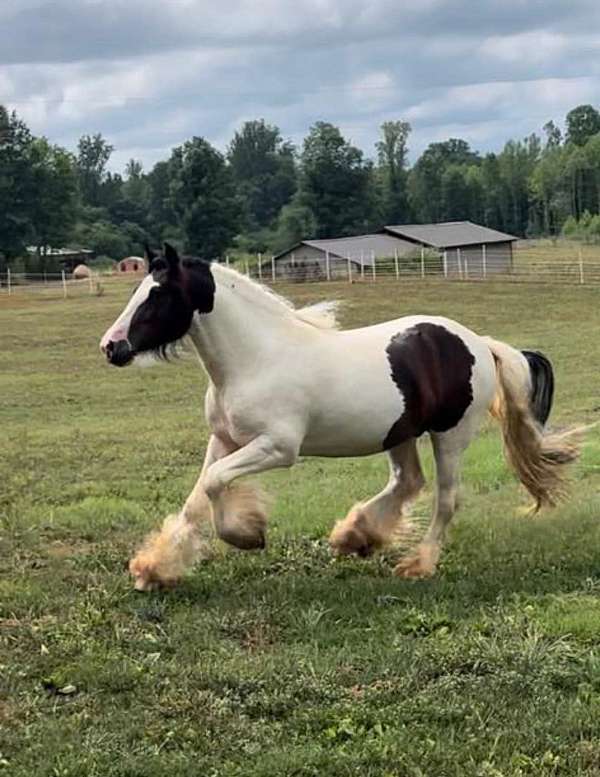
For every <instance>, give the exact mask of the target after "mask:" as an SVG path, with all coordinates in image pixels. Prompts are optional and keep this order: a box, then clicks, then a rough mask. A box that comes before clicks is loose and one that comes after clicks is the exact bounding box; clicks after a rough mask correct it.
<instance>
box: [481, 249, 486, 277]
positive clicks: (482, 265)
mask: <svg viewBox="0 0 600 777" xmlns="http://www.w3.org/2000/svg"><path fill="white" fill-rule="evenodd" d="M481 268H482V270H483V277H484V278H487V247H486V245H485V243H483V244H482V246H481Z"/></svg>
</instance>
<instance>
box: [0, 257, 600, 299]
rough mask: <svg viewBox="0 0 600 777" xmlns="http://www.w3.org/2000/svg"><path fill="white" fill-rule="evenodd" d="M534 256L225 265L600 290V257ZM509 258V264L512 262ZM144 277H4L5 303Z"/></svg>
mask: <svg viewBox="0 0 600 777" xmlns="http://www.w3.org/2000/svg"><path fill="white" fill-rule="evenodd" d="M541 253H542V256H538V255H535V256H534V257H532V256H531V254H530V253H528V252H527V251H526V250H519V249H516V250H515V251H514V252H513V254H512V255H511V254H506V253H500V252H496V251H494V248H493V246H488V247H487V250H485V249H484V250H483V251H482V252H481V254H480V255H477V254H475V253H474V252H473V251H470V252H467V251H464V252H462V253H461V251H460V249H455V250H454V251H452V252H434V251H427V250H424V251H422V252H416V253H415V254H412V255H409V256H406V255H398V254H396V255H394V256H391V257H385V258H380V257H375V256H374V255H372V254H366V253H363V254H360V255H349V256H347V257H344V258H340V257H338V256H335V255H331V254H328V253H326V254H325V255H324V257H323V258H322V259H321V258H319V259H310V260H306V259H302V258H298V260H296V259H295V257H294V255H293V254H292V257H291V260H288V261H286V263H285V264H284V263H282V262H278V261H276V260H275V259H274V258H273V257H264V256H261V255H260V254H259V255H258V256H257V257H255V258H248V257H245V258H243V259H241V260H238V261H237V262H232V261H231V259H230V258H229V257H228V258H226V259H225V260H224V262H223V263H224V264H228V265H231V266H233V267H235V269H237V270H238V271H239V272H241V273H243V274H244V275H248V276H250V277H252V278H255V279H256V280H259V281H262V282H264V283H269V284H273V283H310V282H327V281H338V282H347V283H370V282H374V281H384V282H386V281H398V282H402V281H404V280H419V279H420V280H424V281H425V280H431V279H440V280H447V281H449V282H450V281H463V282H465V281H473V282H484V281H491V280H497V281H501V282H513V283H556V284H562V285H567V284H568V285H582V284H589V285H600V252H599V253H598V258H596V256H592V257H591V258H590V257H589V256H585V257H584V256H583V255H582V252H581V251H578V252H575V254H574V255H572V256H564V255H562V254H561V255H556V258H551V259H545V258H543V252H541ZM507 256H508V260H507ZM141 275H142V274H140V273H137V274H136V273H126V274H120V275H118V276H117V275H110V274H108V275H99V274H96V273H93V274H92V275H91V276H90V277H88V278H83V279H81V280H77V279H74V278H72V277H70V276H69V275H68V274H67V273H66V272H62V273H53V274H51V273H48V274H43V275H42V274H31V273H11V271H10V270H9V271H7V272H5V273H0V300H1V299H3V298H4V297H5V296H7V295H10V296H13V295H18V294H22V293H26V292H29V293H33V294H35V295H39V296H40V297H45V298H49V299H50V298H53V299H64V298H68V297H76V296H83V295H90V294H91V295H100V294H102V293H103V291H104V289H105V287H106V286H112V285H113V283H114V284H118V285H119V286H120V285H121V284H122V283H124V282H125V281H126V280H129V281H130V282H131V281H136V280H137V279H139V278H140V277H141Z"/></svg>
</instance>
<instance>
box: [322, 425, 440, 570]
mask: <svg viewBox="0 0 600 777" xmlns="http://www.w3.org/2000/svg"><path fill="white" fill-rule="evenodd" d="M388 457H389V463H390V478H389V481H388V483H387V485H386V487H385V488H384V489H383V491H381V492H380V493H379V494H377V496H374V497H373V498H372V499H370V500H369V501H368V502H365V503H363V504H357V505H355V506H354V507H353V508H352V509H351V510H350V512H349V513H348V515H347V516H346V517H345V518H344V519H343V520H342V521H339V522H338V523H337V524H336V525H335V526H334V528H333V531H332V532H331V535H330V536H329V542H330V544H331V547H332V549H333V552H334V553H336V554H338V555H350V554H352V553H357V554H358V555H359V556H368V555H369V554H370V553H372V552H373V550H375V549H376V548H379V547H381V546H383V545H385V544H386V543H387V542H389V541H390V539H391V538H392V536H393V534H394V531H395V529H396V528H397V526H398V524H399V522H400V520H401V519H402V508H403V506H404V505H406V504H407V503H408V502H410V501H412V500H413V499H415V498H416V496H417V495H418V493H419V491H420V490H421V488H422V487H423V485H424V483H425V480H424V478H423V473H422V471H421V463H420V461H419V454H418V451H417V441H416V440H415V439H411V440H408V441H407V442H405V443H402V444H401V445H398V446H396V447H395V448H392V449H391V450H390V451H388Z"/></svg>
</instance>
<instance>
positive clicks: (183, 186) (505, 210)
mask: <svg viewBox="0 0 600 777" xmlns="http://www.w3.org/2000/svg"><path fill="white" fill-rule="evenodd" d="M410 134H411V126H410V124H409V123H408V122H405V121H387V122H385V123H384V124H383V125H382V126H381V128H380V136H379V140H378V141H377V143H376V148H375V151H376V153H375V155H374V159H370V158H368V157H367V156H365V154H364V153H363V151H362V150H361V149H359V148H357V147H356V146H354V145H352V143H350V142H349V141H348V140H347V139H346V138H344V137H343V135H342V133H341V132H340V130H339V129H338V128H337V127H336V126H334V125H333V124H330V123H328V122H317V123H316V124H315V125H314V126H313V127H311V128H310V131H309V133H308V135H307V136H306V137H305V138H304V141H303V143H302V146H301V148H296V147H295V146H294V145H293V144H292V143H291V142H289V141H287V140H285V139H284V138H283V137H282V134H281V132H280V130H279V128H278V127H276V126H273V125H271V124H268V123H267V122H265V121H264V120H262V119H261V120H256V121H248V122H246V123H245V124H243V126H242V127H240V129H239V130H237V131H236V132H235V134H234V136H233V138H232V139H231V141H230V143H229V145H228V147H227V150H226V152H225V153H221V152H219V151H218V150H217V149H215V148H214V147H213V146H212V145H211V144H210V143H209V142H208V141H207V140H206V139H205V138H202V137H193V138H191V139H190V140H188V141H186V142H185V143H183V144H182V145H181V146H178V147H177V148H174V149H173V150H172V152H171V155H170V157H169V158H168V159H166V160H164V161H160V162H158V163H157V164H155V165H154V167H153V168H152V169H151V170H150V171H148V172H145V171H144V169H143V167H142V165H141V163H140V162H138V161H137V160H134V159H132V160H130V162H129V163H128V164H127V166H126V169H125V170H124V173H123V174H122V175H121V174H119V173H115V172H112V171H111V170H110V168H109V163H110V159H111V155H112V153H113V151H114V148H113V147H112V145H111V144H110V143H109V142H108V141H107V140H106V139H105V138H104V137H102V135H101V134H95V135H84V136H83V137H81V138H80V139H79V142H78V145H77V148H76V149H75V150H72V151H70V150H67V149H64V148H62V147H60V146H58V145H55V144H53V143H51V142H49V141H48V140H47V139H46V138H44V137H36V136H34V135H33V134H32V133H31V131H30V130H29V128H28V127H27V125H26V124H25V122H24V121H23V120H22V119H20V118H19V117H18V116H17V114H16V113H15V112H12V113H9V112H8V110H7V109H6V108H4V107H3V106H0V267H3V266H6V265H9V266H10V265H16V264H17V263H18V262H22V261H23V257H24V256H26V257H27V260H26V265H27V269H29V270H30V271H32V270H33V269H36V270H41V269H47V267H48V264H49V262H50V258H49V257H48V256H47V249H48V248H58V247H63V246H71V247H75V246H76V247H81V248H89V249H92V250H93V251H94V252H95V253H96V255H98V256H100V257H103V256H104V257H110V258H113V259H116V258H122V257H123V256H126V255H129V254H139V253H140V251H141V246H142V244H143V243H144V242H145V241H149V242H151V243H159V242H161V241H164V240H170V241H172V242H174V243H175V244H176V245H178V246H179V247H180V248H181V249H183V250H185V251H189V252H191V253H194V254H196V255H199V256H202V257H205V258H207V259H212V258H216V257H220V256H223V254H224V253H226V252H227V251H233V252H235V251H239V252H275V251H278V250H283V249H284V248H287V247H288V246H290V245H291V244H293V243H295V242H297V241H298V240H300V239H303V238H309V237H312V238H325V237H342V236H348V235H353V234H360V233H363V232H368V231H373V230H377V229H379V228H380V227H381V226H383V225H384V224H401V223H410V222H416V223H427V222H436V221H452V220H461V219H468V220H471V221H474V222H477V223H479V224H484V225H486V226H489V227H492V228H495V229H499V230H501V231H504V232H509V233H511V234H514V235H519V236H540V235H550V236H554V235H559V234H561V233H562V232H564V233H565V234H568V235H572V236H576V237H580V238H584V239H590V240H600V215H599V214H600V112H599V111H598V110H597V109H596V108H595V107H593V106H591V105H580V106H578V107H576V108H574V109H573V110H571V111H570V112H569V113H568V114H567V116H566V118H565V131H564V134H563V132H562V131H561V129H560V128H559V126H557V125H556V124H555V123H554V122H553V121H549V122H548V123H547V124H546V125H545V126H544V128H543V135H542V136H540V135H538V134H532V135H530V136H528V137H526V138H525V139H522V140H509V141H507V142H506V144H505V145H504V148H503V149H502V150H501V151H499V152H497V153H485V154H481V153H479V152H478V151H476V150H474V149H472V148H471V147H470V145H469V144H468V143H467V141H465V140H462V139H459V138H451V139H449V140H446V141H443V142H436V143H431V144H430V145H429V146H428V147H427V148H426V149H425V151H424V152H423V153H422V154H421V156H420V157H419V158H418V159H417V160H416V162H415V163H414V164H413V165H412V166H410V165H409V162H408V146H409V139H410ZM32 246H33V247H35V251H34V252H33V253H32V252H31V251H30V252H29V253H28V252H27V250H26V247H30V248H31V247H32Z"/></svg>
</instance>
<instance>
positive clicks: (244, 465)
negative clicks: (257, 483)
mask: <svg viewBox="0 0 600 777" xmlns="http://www.w3.org/2000/svg"><path fill="white" fill-rule="evenodd" d="M299 449H300V442H299V440H298V441H297V440H295V439H293V437H292V438H288V439H282V438H276V437H273V436H270V435H269V434H262V435H259V436H258V437H256V438H255V439H254V440H252V441H251V442H249V443H248V444H247V445H245V446H244V447H243V448H240V449H239V450H237V451H235V452H234V453H231V454H229V455H228V456H225V457H224V458H222V459H220V460H219V461H216V462H215V463H214V464H211V466H210V467H208V468H207V469H206V471H205V474H204V477H203V483H202V485H203V489H204V491H205V493H206V494H207V495H208V497H209V499H210V501H211V503H212V508H213V520H214V524H215V529H216V532H217V534H218V535H219V537H220V538H221V539H222V540H224V541H225V542H228V543H229V544H230V545H235V546H236V547H237V548H240V549H242V550H252V549H255V548H264V546H265V525H266V515H265V509H264V503H263V501H262V500H261V498H260V492H257V490H256V489H255V488H253V487H251V486H246V485H238V484H233V481H234V480H237V479H238V478H240V477H243V476H245V475H254V474H257V473H259V472H265V471H266V470H269V469H275V468H277V467H291V466H292V464H294V462H295V461H296V459H297V458H298V451H299Z"/></svg>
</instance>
